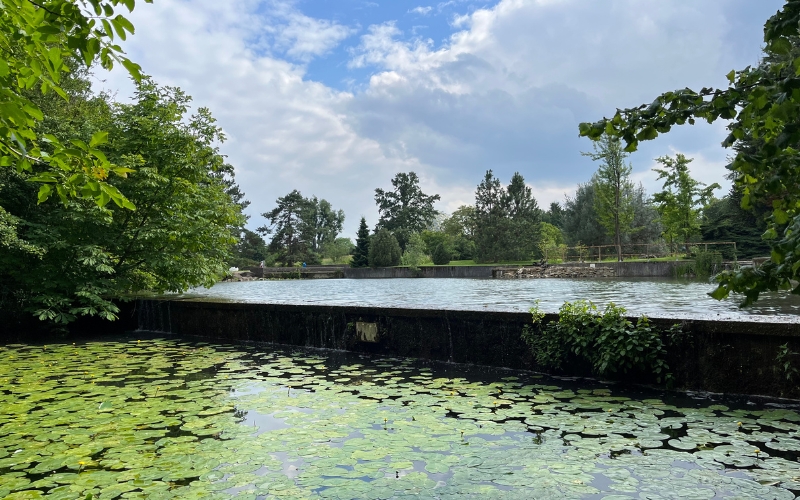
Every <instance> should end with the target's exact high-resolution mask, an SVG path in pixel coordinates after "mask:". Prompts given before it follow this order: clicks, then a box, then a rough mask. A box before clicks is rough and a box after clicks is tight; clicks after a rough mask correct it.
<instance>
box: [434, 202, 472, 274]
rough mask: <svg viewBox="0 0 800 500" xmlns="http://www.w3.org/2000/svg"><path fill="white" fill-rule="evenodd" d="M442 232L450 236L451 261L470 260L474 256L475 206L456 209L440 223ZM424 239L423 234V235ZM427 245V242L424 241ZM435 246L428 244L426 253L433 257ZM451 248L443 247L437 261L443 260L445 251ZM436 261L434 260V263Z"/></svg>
mask: <svg viewBox="0 0 800 500" xmlns="http://www.w3.org/2000/svg"><path fill="white" fill-rule="evenodd" d="M442 232H443V233H445V234H447V235H448V236H450V247H451V248H452V255H451V260H452V259H453V258H455V259H458V260H471V259H472V258H474V256H475V239H474V237H475V206H474V205H462V206H460V207H458V208H457V209H456V210H455V211H454V212H453V213H452V214H451V215H450V216H449V217H447V218H446V219H445V220H444V221H442ZM423 238H424V233H423ZM426 243H427V240H426ZM434 248H435V246H431V245H430V244H428V251H429V252H430V253H431V256H432V257H435V256H434ZM451 248H448V247H447V246H445V248H443V251H442V252H439V254H438V255H439V261H442V260H444V258H445V255H446V253H447V251H449V250H450V249H451ZM435 262H436V259H435V258H434V263H435Z"/></svg>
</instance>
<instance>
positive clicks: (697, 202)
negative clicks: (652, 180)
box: [653, 153, 720, 248]
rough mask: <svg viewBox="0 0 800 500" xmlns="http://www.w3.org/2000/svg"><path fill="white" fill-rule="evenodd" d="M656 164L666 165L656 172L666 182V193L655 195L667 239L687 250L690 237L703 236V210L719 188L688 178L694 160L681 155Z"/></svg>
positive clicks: (672, 245) (715, 184)
mask: <svg viewBox="0 0 800 500" xmlns="http://www.w3.org/2000/svg"><path fill="white" fill-rule="evenodd" d="M656 161H657V162H658V163H660V164H661V165H663V166H664V168H654V169H653V170H655V171H656V172H658V179H659V180H660V179H664V190H663V191H661V192H659V193H656V194H655V195H654V196H653V199H654V201H655V203H656V207H657V209H658V213H659V214H661V224H662V226H663V227H664V237H665V238H666V240H667V242H668V243H669V244H670V246H671V247H673V248H674V246H675V242H676V241H683V242H684V244H685V246H686V247H687V248H688V243H689V240H690V239H691V237H692V236H694V235H696V234H700V225H701V220H702V209H703V208H704V207H706V206H707V205H708V203H709V201H710V200H711V199H712V198H713V191H714V190H715V189H719V187H720V186H719V184H717V183H714V184H712V185H710V186H706V185H705V184H703V183H702V182H700V181H698V180H695V179H693V178H692V177H691V176H690V175H689V163H690V162H691V161H692V160H691V158H686V157H685V156H683V155H682V154H680V153H678V154H677V155H675V158H674V159H673V158H670V157H669V156H663V157H661V158H656Z"/></svg>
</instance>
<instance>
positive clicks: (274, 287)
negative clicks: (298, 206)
mask: <svg viewBox="0 0 800 500" xmlns="http://www.w3.org/2000/svg"><path fill="white" fill-rule="evenodd" d="M713 289H714V285H712V284H710V283H707V282H698V281H690V280H673V279H628V278H625V279H623V278H615V279H520V280H501V279H458V278H448V279H364V280H361V279H359V280H354V279H337V280H274V281H249V282H239V283H218V284H216V285H214V286H213V287H211V288H196V289H193V290H192V291H191V292H190V293H188V294H185V296H186V297H199V298H204V299H214V300H220V299H221V300H230V301H236V302H257V303H270V304H323V305H357V306H373V307H403V308H435V309H459V310H463V309H473V310H476V309H477V310H492V311H528V309H530V307H531V306H532V305H533V303H534V301H536V300H539V301H540V307H541V309H542V310H544V311H545V312H557V311H558V308H559V307H561V305H562V304H563V303H564V302H565V301H574V300H577V299H587V300H591V301H593V302H595V303H596V304H599V305H605V304H607V303H608V302H614V303H615V304H617V305H621V306H623V307H625V308H626V309H627V310H628V311H629V312H630V313H631V314H634V315H639V314H646V315H649V316H653V317H657V316H659V317H662V316H681V317H688V316H714V317H716V316H726V317H737V316H738V317H741V316H750V315H771V316H775V315H780V316H797V315H798V314H800V296H797V295H792V294H790V293H788V292H779V293H767V294H763V295H762V296H761V298H760V299H759V300H758V302H757V303H756V304H755V305H754V306H751V307H749V308H747V309H739V307H738V303H739V300H738V298H736V297H731V298H728V299H727V300H723V301H717V300H714V299H712V298H711V297H709V296H708V295H707V293H708V292H710V291H711V290H713Z"/></svg>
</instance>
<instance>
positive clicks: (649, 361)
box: [522, 300, 680, 383]
mask: <svg viewBox="0 0 800 500" xmlns="http://www.w3.org/2000/svg"><path fill="white" fill-rule="evenodd" d="M625 312H626V310H625V308H623V307H618V306H615V305H614V304H608V305H607V306H606V308H605V310H604V311H603V312H602V313H601V312H599V310H598V308H597V306H596V305H595V304H593V303H592V302H590V301H585V300H578V301H575V302H565V303H564V305H563V306H561V309H560V310H559V313H558V321H552V322H549V323H547V324H543V323H542V320H543V319H544V313H542V312H541V311H540V310H539V309H538V304H537V306H534V307H533V308H531V314H532V315H533V325H530V326H527V327H526V328H525V330H524V331H523V334H522V338H523V340H524V341H525V342H526V343H527V344H528V345H529V346H530V347H531V351H532V352H533V355H534V357H535V359H536V362H537V363H538V364H539V365H541V366H543V367H545V368H550V369H556V370H558V369H561V368H562V367H563V366H564V365H571V366H573V367H575V366H581V365H584V366H586V365H588V368H589V369H590V370H591V372H592V373H593V374H594V375H598V376H602V377H611V376H614V375H616V374H619V373H629V372H632V373H636V374H641V375H645V376H653V377H654V378H655V380H656V381H657V382H659V383H660V382H670V381H671V379H672V375H671V374H670V373H669V372H668V370H669V367H668V366H667V362H666V359H665V358H666V345H665V343H664V341H663V340H662V335H661V334H662V332H661V331H659V330H658V329H656V328H654V327H653V326H651V325H650V321H649V320H648V319H647V317H645V316H641V317H640V318H639V319H638V320H637V321H636V324H634V323H633V322H631V321H630V320H629V319H627V318H626V317H625V316H624V314H625ZM679 332H680V327H679V326H678V325H675V326H673V327H672V328H671V329H669V330H667V332H666V333H667V334H668V338H669V340H670V342H671V341H672V340H674V339H675V338H676V336H677V335H678V334H679Z"/></svg>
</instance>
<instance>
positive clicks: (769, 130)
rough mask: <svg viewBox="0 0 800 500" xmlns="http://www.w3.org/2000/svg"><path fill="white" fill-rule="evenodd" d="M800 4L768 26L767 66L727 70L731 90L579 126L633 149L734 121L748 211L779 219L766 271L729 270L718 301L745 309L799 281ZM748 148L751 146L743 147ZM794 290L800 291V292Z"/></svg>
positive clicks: (665, 98) (731, 138) (773, 221)
mask: <svg viewBox="0 0 800 500" xmlns="http://www.w3.org/2000/svg"><path fill="white" fill-rule="evenodd" d="M798 36H800V0H787V1H786V3H785V4H784V6H783V8H782V9H781V10H780V11H778V12H777V13H776V14H775V15H773V16H772V17H770V18H769V19H768V20H767V22H766V24H765V25H764V43H765V46H764V52H765V57H764V59H763V61H762V63H761V64H759V65H757V66H755V67H747V68H745V69H743V70H741V71H731V72H730V73H728V75H727V77H728V82H729V85H728V88H725V89H713V88H703V89H701V90H700V91H694V90H691V89H688V88H687V89H682V90H676V91H672V92H666V93H664V94H661V95H660V96H658V97H656V99H655V100H654V101H653V102H652V103H651V104H649V105H646V104H643V105H641V106H639V107H636V108H630V109H624V110H618V111H617V113H616V114H615V115H614V116H613V117H612V118H604V119H603V120H600V121H598V122H596V123H582V124H580V134H581V135H582V136H587V137H590V138H592V139H599V138H600V136H602V135H603V134H608V135H611V136H613V137H620V138H621V139H623V140H624V141H625V142H626V144H627V146H626V150H627V151H634V150H635V149H636V148H637V146H638V143H639V141H644V140H651V139H655V138H656V137H657V136H658V135H659V134H663V133H666V132H669V130H670V129H671V128H672V127H673V126H674V125H682V124H684V123H689V124H693V123H694V121H695V120H696V119H701V120H705V121H707V122H709V123H713V122H715V121H716V120H718V119H723V120H728V121H729V124H728V130H729V131H730V134H729V135H728V137H727V138H726V139H725V140H724V141H723V146H726V147H733V148H734V150H735V151H736V156H735V157H734V159H733V161H732V162H731V163H730V165H729V166H728V168H729V169H730V170H731V172H732V173H733V176H734V184H735V185H736V186H738V187H739V188H740V189H741V190H742V202H741V203H742V208H744V209H750V208H751V207H753V206H756V205H758V204H759V203H764V202H768V203H770V206H771V209H772V214H771V216H770V218H769V220H768V228H767V231H766V232H765V236H766V237H767V239H769V240H770V242H771V246H772V252H771V260H770V262H768V263H766V264H764V265H763V266H761V267H760V268H759V269H754V268H743V269H741V270H738V271H733V272H729V273H723V274H722V275H721V276H720V277H719V280H720V284H719V287H718V288H717V290H715V291H714V292H713V296H714V297H715V298H718V299H721V298H724V297H726V296H727V295H728V294H729V293H730V292H741V293H743V294H744V296H745V300H744V302H743V305H746V304H750V303H752V302H753V301H755V300H757V299H758V296H759V294H760V293H761V292H763V291H766V290H776V289H780V288H792V287H793V284H792V281H798V278H800V274H799V273H800V195H799V194H798V193H800V190H799V189H798V186H800V169H798V168H797V164H798V162H800V148H798V144H800V126H798V122H799V121H800V120H799V119H800V86H798V85H797V78H798V75H799V73H798V69H800V52H798V51H797V47H796V45H797V44H796V40H797V38H798ZM742 143H746V147H740V146H742V145H743V144H742ZM793 292H795V293H800V287H795V288H794V289H793Z"/></svg>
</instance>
